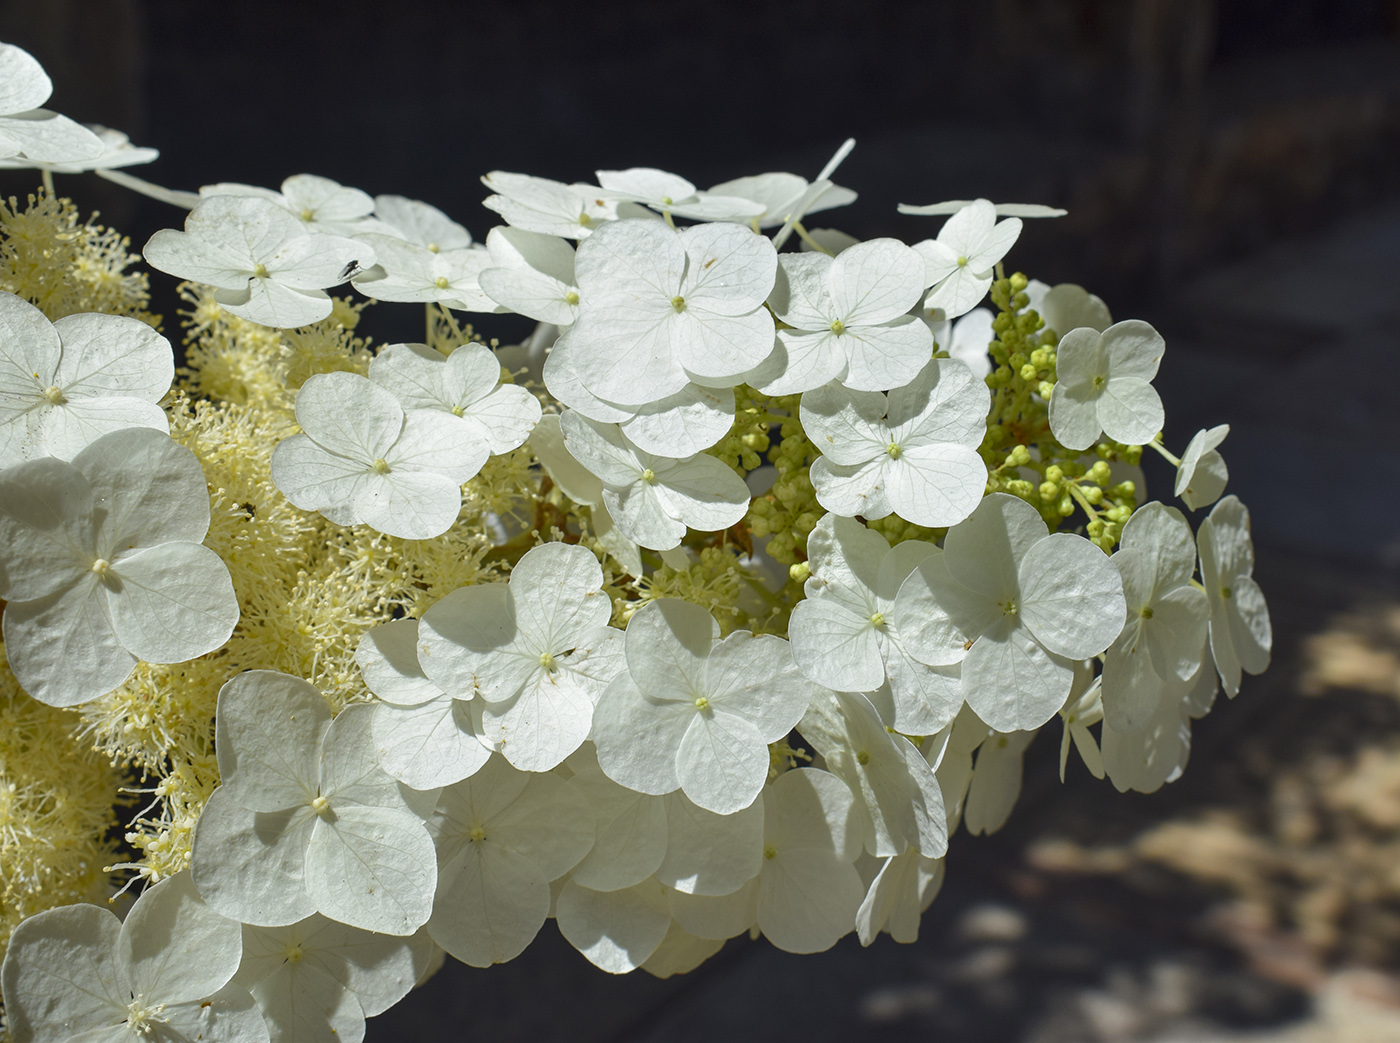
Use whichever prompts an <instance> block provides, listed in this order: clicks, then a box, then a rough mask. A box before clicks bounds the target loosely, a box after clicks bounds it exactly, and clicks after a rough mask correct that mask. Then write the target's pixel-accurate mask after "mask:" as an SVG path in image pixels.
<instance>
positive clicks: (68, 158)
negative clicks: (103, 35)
mask: <svg viewBox="0 0 1400 1043" xmlns="http://www.w3.org/2000/svg"><path fill="white" fill-rule="evenodd" d="M52 93H53V81H51V80H50V79H49V77H48V74H47V73H46V72H44V67H43V66H42V65H40V64H39V63H38V61H36V60H35V59H34V56H33V55H31V54H30V53H29V52H28V51H26V50H23V49H22V48H19V47H16V46H15V45H14V44H9V43H0V157H10V156H21V157H23V158H25V159H27V160H30V161H32V162H34V163H73V162H81V161H83V160H89V159H96V158H97V157H98V156H100V155H102V153H103V151H104V150H105V146H104V145H103V144H102V141H101V140H100V139H99V138H98V137H97V135H96V134H94V133H93V132H92V131H90V130H88V129H87V128H86V127H84V126H82V125H81V124H78V123H74V122H73V121H72V120H70V119H69V118H68V117H67V116H60V115H59V114H58V113H56V112H50V111H49V110H48V109H44V108H41V107H40V106H42V105H43V104H44V102H46V101H48V100H49V95H50V94H52Z"/></svg>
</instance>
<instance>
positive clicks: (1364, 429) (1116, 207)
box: [0, 0, 1400, 1043]
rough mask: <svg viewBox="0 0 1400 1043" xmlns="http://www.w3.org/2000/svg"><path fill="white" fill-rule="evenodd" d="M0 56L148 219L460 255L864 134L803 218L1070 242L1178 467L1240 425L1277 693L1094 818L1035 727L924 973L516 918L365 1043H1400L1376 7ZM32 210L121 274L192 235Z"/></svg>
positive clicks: (1242, 482) (1382, 60)
mask: <svg viewBox="0 0 1400 1043" xmlns="http://www.w3.org/2000/svg"><path fill="white" fill-rule="evenodd" d="M0 39H4V40H6V41H8V42H12V43H16V44H19V45H21V46H23V47H25V48H27V49H28V50H30V51H31V52H32V53H33V54H34V55H35V56H36V57H38V58H39V60H40V61H41V62H43V64H44V65H45V67H46V68H47V69H48V71H49V73H50V74H51V75H52V77H53V79H54V82H55V85H56V86H55V93H54V98H53V101H52V104H53V107H55V108H57V109H58V110H60V111H62V112H64V113H66V114H68V115H71V116H73V117H75V118H77V119H81V120H84V121H89V122H100V123H106V124H109V125H111V126H115V127H118V128H120V129H122V130H125V131H127V132H129V133H130V134H131V136H132V139H133V140H134V141H135V142H137V143H138V144H141V145H150V146H154V147H157V148H159V149H161V150H162V153H163V154H162V158H161V159H160V160H159V161H158V162H157V163H155V164H153V165H151V166H148V167H145V168H136V169H135V171H134V172H135V173H138V174H140V175H142V176H146V177H149V178H150V179H152V180H154V181H156V182H157V183H160V184H163V185H167V186H169V187H173V188H181V189H194V188H197V187H198V186H199V185H201V184H206V183H210V182H214V181H243V182H248V183H252V184H259V185H267V186H274V187H275V186H276V185H277V184H279V183H280V181H281V180H282V179H283V178H284V177H286V176H288V175H290V174H294V173H300V172H311V173H317V174H323V175H326V176H329V177H332V178H335V179H336V180H338V181H341V182H342V183H345V184H348V185H354V186H356V187H359V188H363V189H365V190H366V191H368V192H370V193H371V194H376V193H381V192H391V193H399V194H403V195H408V196H412V197H416V198H421V199H425V200H427V201H429V202H431V203H433V204H435V205H437V206H439V207H441V208H442V209H444V210H446V211H447V212H448V213H449V214H451V215H452V216H454V217H456V218H457V219H458V220H460V221H462V222H463V223H464V224H466V225H467V226H468V227H469V228H470V229H471V231H472V232H473V234H475V235H476V236H477V237H478V238H484V236H485V233H486V231H487V230H488V229H489V227H490V226H491V224H492V223H493V219H494V216H495V215H493V214H491V213H489V212H488V211H486V210H485V209H483V208H481V207H480V200H481V199H482V198H483V197H484V196H485V194H486V192H485V190H484V189H483V188H482V187H481V185H480V184H479V183H478V181H477V178H478V177H479V176H480V175H481V174H484V173H486V172H487V171H489V170H493V169H503V170H514V171H522V172H527V173H532V174H538V175H542V176H547V177H552V178H558V179H561V180H565V181H570V180H588V179H591V175H592V171H593V170H594V169H595V168H598V167H626V166H632V165H647V166H658V167H662V168H665V169H669V170H673V171H675V172H676V173H679V174H682V175H684V176H686V177H688V178H690V179H691V180H692V181H694V182H696V183H697V184H698V185H700V186H701V187H705V186H708V185H710V184H713V183H715V182H718V181H721V180H726V179H729V178H732V177H737V176H741V175H745V174H751V173H758V172H761V171H765V170H792V171H794V172H796V173H800V174H803V175H805V176H808V177H811V176H814V175H815V173H816V172H817V170H818V169H820V167H821V166H822V164H823V163H824V162H825V160H826V158H827V157H828V156H829V155H830V154H831V152H832V151H833V150H834V149H835V148H836V147H837V145H839V144H840V142H841V141H842V140H843V139H844V138H845V137H847V136H854V137H855V138H856V139H857V140H858V145H857V147H856V150H855V152H854V153H853V154H852V155H851V157H850V158H849V159H848V160H847V161H846V163H845V165H844V166H843V167H842V168H841V171H840V174H839V175H838V180H840V181H841V182H842V183H844V184H847V185H849V186H851V187H853V188H855V189H856V190H857V191H859V192H860V193H861V198H860V201H859V202H858V203H857V204H856V205H854V206H852V207H850V208H848V209H846V210H843V211H834V212H829V213H827V214H825V215H822V217H821V218H820V219H817V220H816V221H815V222H814V223H816V224H824V223H828V222H829V223H831V224H833V225H836V226H837V227H840V228H842V229H843V230H845V231H848V232H850V233H852V234H854V235H857V236H859V237H861V238H870V237H873V236H877V235H897V236H900V237H901V238H904V239H906V240H908V241H914V240H917V239H920V238H924V237H927V236H930V235H933V234H936V232H937V228H938V221H937V219H929V218H923V219H919V218H907V217H902V216H900V215H898V214H897V213H896V212H895V209H894V206H895V204H896V203H898V202H910V203H926V202H933V201H935V200H939V199H947V198H971V197H974V196H979V195H980V196H987V197H989V198H992V199H994V200H996V201H1017V202H1020V201H1026V202H1041V203H1050V204H1055V205H1059V206H1063V207H1066V208H1068V209H1069V211H1070V213H1069V216H1068V217H1065V218H1062V219H1060V220H1057V221H1038V222H1027V228H1026V230H1025V232H1024V234H1023V236H1022V239H1021V241H1020V242H1019V243H1018V244H1017V246H1016V248H1015V250H1014V251H1013V253H1012V254H1011V256H1010V258H1009V259H1008V261H1009V263H1010V264H1012V265H1014V267H1016V268H1019V269H1021V270H1023V271H1025V272H1027V273H1028V274H1030V275H1032V276H1035V277H1039V278H1041V279H1044V280H1046V281H1047V282H1058V281H1073V282H1078V283H1082V284H1084V285H1085V286H1087V287H1088V288H1090V289H1091V290H1093V291H1094V292H1096V293H1098V294H1100V295H1101V296H1103V297H1104V298H1105V299H1106V300H1107V301H1108V303H1109V304H1110V306H1111V307H1112V308H1113V310H1114V313H1115V316H1116V317H1119V318H1125V317H1128V316H1140V317H1143V318H1147V319H1149V320H1150V321H1152V322H1153V323H1155V324H1156V325H1157V326H1158V327H1159V328H1160V329H1162V330H1163V332H1164V333H1165V334H1166V336H1167V342H1168V345H1169V350H1168V353H1167V357H1166V360H1165V362H1164V365H1163V369H1162V372H1161V376H1160V377H1159V379H1158V381H1157V384H1158V386H1159V388H1160V389H1161V390H1162V392H1163V396H1164V398H1165V400H1166V404H1167V415H1168V429H1167V432H1166V435H1167V443H1168V445H1169V446H1172V447H1174V448H1176V449H1177V450H1178V451H1179V450H1180V448H1181V447H1182V446H1183V445H1184V443H1185V442H1186V440H1187V439H1188V438H1189V437H1190V435H1191V433H1192V432H1193V431H1195V430H1196V429H1197V428H1198V427H1200V426H1205V425H1208V424H1216V423H1221V422H1229V423H1230V424H1231V425H1232V432H1231V435H1230V438H1229V440H1228V441H1227V442H1226V443H1225V445H1224V446H1223V452H1224V453H1225V455H1226V459H1227V460H1228V461H1229V462H1230V465H1231V470H1232V480H1231V491H1232V492H1235V493H1237V494H1239V495H1240V497H1241V498H1242V499H1243V500H1244V501H1245V502H1246V503H1247V504H1248V505H1249V506H1250V507H1251V509H1252V513H1253V519H1254V527H1255V536H1256V540H1257V543H1258V546H1259V566H1258V569H1257V575H1258V577H1259V579H1260V582H1261V584H1262V585H1263V587H1264V590H1265V592H1266V594H1267V595H1268V597H1269V599H1270V605H1271V609H1272V612H1273V616H1274V624H1275V661H1274V666H1273V668H1272V669H1271V670H1270V672H1269V673H1268V674H1267V675H1265V676H1264V677H1262V678H1257V679H1247V681H1246V684H1245V688H1244V691H1243V693H1242V694H1241V695H1240V697H1239V698H1238V699H1237V700H1235V701H1234V702H1233V703H1230V704H1227V705H1223V706H1219V707H1217V709H1216V711H1215V713H1213V714H1212V715H1211V716H1210V717H1208V718H1207V719H1205V720H1204V721H1202V722H1200V723H1199V724H1198V725H1197V727H1196V731H1195V752H1194V758H1193V759H1194V763H1193V764H1192V766H1191V768H1190V769H1189V770H1188V771H1187V773H1186V776H1185V778H1184V779H1183V780H1181V781H1179V782H1177V783H1174V784H1172V785H1170V786H1168V787H1167V788H1165V789H1164V790H1163V791H1161V792H1159V793H1157V794H1155V795H1152V796H1142V795H1133V794H1128V795H1119V794H1117V793H1115V792H1114V790H1113V789H1112V787H1111V786H1109V785H1108V784H1107V783H1105V782H1097V781H1095V780H1093V779H1091V778H1089V777H1088V776H1087V773H1086V772H1085V771H1084V770H1083V768H1082V766H1079V765H1073V764H1072V765H1071V768H1070V772H1069V781H1068V783H1067V784H1066V785H1065V786H1063V787H1061V786H1060V784H1059V783H1058V781H1056V749H1055V745H1056V743H1055V740H1056V739H1058V734H1056V732H1057V729H1056V728H1054V727H1053V726H1052V727H1047V729H1046V731H1047V734H1046V735H1045V736H1044V737H1042V738H1041V739H1039V740H1038V741H1037V742H1036V743H1035V744H1034V745H1033V746H1032V747H1031V749H1030V752H1029V754H1028V756H1027V766H1026V779H1027V782H1026V791H1025V794H1024V795H1023V798H1022V803H1021V805H1019V806H1018V808H1017V811H1016V813H1015V814H1014V815H1013V817H1012V819H1011V822H1010V823H1009V824H1008V826H1007V827H1006V829H1005V830H1003V831H1002V832H1001V833H999V834H998V835H996V836H994V837H991V838H970V837H967V836H966V835H963V834H960V835H958V836H957V837H956V838H955V840H954V842H953V845H952V852H951V856H950V859H949V871H948V880H947V884H946V887H945V890H944V893H943V894H942V896H940V898H939V899H938V901H937V902H936V903H935V904H934V906H933V908H932V909H931V910H930V912H929V913H928V915H927V916H926V918H925V921H924V933H923V937H922V938H921V940H920V942H919V943H918V944H917V945H915V946H896V945H894V944H893V943H892V942H890V941H889V939H888V938H885V939H882V940H881V941H880V942H878V943H877V944H876V945H875V946H874V947H873V948H872V949H871V950H868V951H864V952H862V951H861V950H860V949H859V947H858V945H856V943H855V940H854V939H853V938H848V939H846V941H845V942H843V943H841V945H839V946H838V947H837V948H836V949H835V950H833V951H832V952H830V953H827V954H824V955H821V956H816V957H793V956H788V955H786V954H783V953H779V952H776V951H775V950H773V949H771V948H770V947H768V946H767V945H766V943H763V942H759V943H749V942H747V941H736V942H731V943H730V945H729V946H728V947H727V948H726V950H725V951H724V952H723V953H722V954H721V955H720V956H719V957H717V958H716V959H715V960H714V961H711V963H710V964H707V965H706V966H705V967H704V968H702V969H701V971H699V972H697V973H695V974H692V975H689V976H687V977H685V978H682V979H674V980H670V981H665V982H659V981H655V980H652V979H650V978H648V977H646V976H644V975H642V974H640V973H639V974H635V975H632V976H630V977H628V978H624V979H612V978H608V977H607V976H606V975H603V974H602V973H601V972H598V971H596V970H594V969H593V968H592V967H591V966H590V965H588V964H587V963H586V962H584V961H583V960H582V958H580V957H578V956H577V955H576V954H574V953H573V952H572V951H571V950H569V949H568V946H567V945H566V944H565V943H563V942H562V940H561V939H560V938H559V937H558V935H557V933H556V932H555V931H554V928H553V926H552V925H546V927H545V929H544V931H543V932H542V933H541V936H540V939H539V940H538V941H537V943H536V945H535V946H534V947H532V948H531V949H530V950H529V951H528V952H527V953H526V954H525V955H524V956H523V957H521V958H520V959H519V960H517V961H515V962H514V963H512V964H509V965H506V966H504V967H500V968H494V969H492V970H490V971H484V972H482V971H468V970H466V969H465V968H462V967H460V966H453V965H451V964H449V967H448V968H447V969H446V970H444V971H443V972H442V973H441V974H440V975H439V976H438V977H437V978H436V979H434V981H433V982H432V983H430V985H428V986H427V987H426V988H425V989H424V990H423V991H422V992H421V993H419V994H418V995H416V996H414V997H412V998H411V999H410V1000H408V1001H407V1002H406V1003H405V1004H404V1005H403V1006H402V1007H401V1008H399V1009H396V1010H395V1011H394V1012H392V1013H390V1014H389V1015H386V1016H385V1017H384V1018H381V1019H379V1020H377V1021H375V1022H371V1025H370V1036H369V1038H370V1039H372V1040H375V1039H377V1040H399V1039H404V1040H408V1039H425V1040H427V1039H439V1038H444V1037H445V1036H446V1035H447V1034H448V1033H449V1032H451V1033H453V1034H463V1035H476V1034H487V1033H489V1034H490V1035H491V1036H492V1037H493V1038H495V1039H497V1040H500V1041H503V1043H509V1041H513V1040H556V1039H557V1040H570V1041H574V1040H600V1041H601V1040H619V1041H621V1040H627V1041H640V1040H662V1039H665V1040H668V1041H678V1040H692V1039H693V1040H708V1039H715V1038H721V1037H723V1038H726V1039H736V1040H746V1039H759V1038H772V1037H773V1036H775V1035H777V1034H779V1033H784V1034H788V1033H790V1034H792V1035H794V1036H798V1037H806V1038H809V1039H815V1040H827V1039H831V1040H835V1039H837V1038H840V1039H843V1040H851V1039H856V1040H859V1039H900V1040H902V1039H923V1040H943V1039H947V1040H954V1039H956V1040H959V1041H984V1040H985V1041H988V1043H1011V1041H1017V1043H1019V1041H1027V1043H1058V1041H1064V1043H1076V1041H1104V1043H1107V1041H1124V1043H1126V1041H1149V1040H1152V1041H1159V1043H1165V1041H1167V1040H1186V1039H1192V1040H1218V1041H1225V1040H1232V1041H1233V1040H1245V1039H1248V1040H1254V1041H1263V1040H1268V1041H1278V1043H1283V1041H1289V1043H1304V1041H1317V1043H1323V1041H1326V1043H1334V1041H1341V1043H1347V1041H1352V1040H1356V1041H1360V1040H1368V1041H1370V1040H1374V1041H1394V1040H1400V984H1397V978H1396V977H1395V974H1396V972H1397V970H1400V582H1398V580H1397V577H1400V522H1397V517H1400V492H1397V490H1400V460H1397V458H1396V455H1395V453H1394V449H1393V445H1394V435H1395V431H1396V419H1397V417H1400V409H1397V408H1396V404H1395V392H1394V391H1393V390H1392V389H1393V388H1394V387H1395V385H1396V381H1395V378H1394V376H1393V374H1394V373H1395V372H1396V363H1395V359H1396V352H1397V349H1400V333H1398V332H1397V330H1400V293H1397V290H1396V273H1397V272H1400V0H943V2H934V0H928V2H922V3H917V2H902V3H901V2H896V0H838V2H828V3H823V4H815V3H795V2H786V3H769V4H763V3H757V2H751V3H739V2H733V0H712V2H710V3H708V4H704V5H699V4H692V5H666V4H658V3H654V2H649V3H642V2H628V3H623V2H594V3H589V4H577V3H575V4H565V3H556V2H549V0H515V2H510V3H505V2H500V0H490V2H450V0H399V2H396V3H393V4H385V3H382V2H380V3H374V4H371V3H366V2H361V0H342V2H339V3H316V4H309V3H293V2H288V0H282V2H274V0H239V2H238V3H219V4H212V3H207V2H205V3H201V2H192V0H0ZM36 185H37V178H36V177H35V176H34V175H32V174H30V173H26V172H19V173H16V172H6V173H3V174H0V191H2V192H3V193H4V194H5V195H10V194H16V195H19V196H21V197H22V196H23V195H24V194H26V193H27V192H30V191H33V189H34V187H35V186H36ZM58 188H59V191H60V192H62V193H65V194H69V195H71V196H72V197H73V198H74V199H75V201H76V202H77V203H78V205H79V208H80V209H81V210H83V211H90V210H94V209H95V210H100V211H101V213H102V220H103V221H104V222H106V223H109V224H112V225H114V226H115V227H117V228H120V229H121V230H122V231H124V232H126V233H127V234H129V235H130V236H131V238H132V240H133V242H135V243H136V244H138V246H139V244H140V243H142V242H144V241H145V239H146V238H147V237H148V236H149V235H150V234H151V233H152V232H154V231H155V230H156V229H158V228H161V227H168V226H177V227H178V225H179V223H180V221H181V220H182V217H183V215H182V214H181V213H180V212H179V211H177V210H175V209H173V208H170V207H167V206H164V205H162V204H159V203H154V202H151V201H149V200H146V199H142V198H140V197H136V196H133V195H130V194H128V193H125V192H123V191H122V190H119V189H117V188H115V186H112V185H110V184H108V183H106V182H103V181H100V180H98V179H96V178H93V177H91V176H81V177H62V176H61V177H59V178H58ZM152 283H153V290H154V292H155V298H156V299H155V305H154V310H156V311H160V312H163V313H164V314H165V315H166V316H167V324H168V332H174V330H173V328H171V327H172V324H171V323H170V322H169V318H170V317H172V316H173V315H174V307H175V300H174V296H173V280H169V279H167V278H165V277H164V276H161V275H159V274H158V273H157V274H156V275H155V276H154V277H153V279H152ZM491 321H493V320H486V321H485V322H483V323H481V324H479V325H480V327H481V328H482V331H483V332H485V333H488V334H490V333H493V332H496V331H494V330H492V329H490V328H488V327H489V324H490V322H491ZM366 322H367V328H368V329H369V330H370V331H371V332H372V333H373V334H374V335H375V336H376V338H377V339H381V340H384V339H405V338H412V337H413V336H416V334H417V330H418V329H419V328H420V324H421V317H420V316H419V315H418V314H417V312H416V309H412V308H395V307H394V306H383V307H381V308H378V309H371V311H370V313H367V319H366ZM512 331H513V327H509V326H508V324H507V325H505V326H503V327H502V335H503V336H509V335H510V334H511V332H512ZM1152 466H1155V465H1152ZM1148 478H1149V491H1151V490H1153V489H1155V490H1157V491H1158V492H1159V493H1160V494H1165V492H1166V491H1167V488H1168V485H1167V481H1168V476H1167V475H1166V474H1165V473H1164V472H1163V471H1162V470H1149V474H1148ZM1195 520H1197V521H1198V520H1199V519H1195Z"/></svg>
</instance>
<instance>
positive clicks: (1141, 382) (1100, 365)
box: [1050, 319, 1167, 449]
mask: <svg viewBox="0 0 1400 1043" xmlns="http://www.w3.org/2000/svg"><path fill="white" fill-rule="evenodd" d="M1166 350H1167V345H1166V342H1165V341H1164V340H1162V335H1161V334H1160V333H1158V332H1157V331H1156V330H1154V329H1153V328H1152V327H1151V326H1150V325H1148V324H1147V323H1145V322H1143V321H1142V320H1141V319H1128V320H1126V321H1124V322H1119V323H1115V324H1114V325H1112V326H1110V327H1109V328H1108V329H1106V330H1104V331H1103V332H1102V333H1098V332H1097V331H1095V330H1093V329H1092V328H1085V327H1081V328H1079V329H1076V330H1070V331H1069V332H1068V333H1066V334H1065V335H1064V336H1063V337H1061V338H1060V343H1059V347H1058V348H1057V349H1056V351H1057V352H1058V354H1057V357H1056V370H1057V373H1058V374H1059V381H1058V383H1056V384H1055V390H1054V391H1053V392H1052V393H1051V395H1050V430H1051V431H1052V432H1053V433H1054V435H1055V437H1056V438H1057V439H1059V441H1060V444H1061V445H1064V446H1065V447H1067V448H1069V449H1088V448H1089V447H1090V446H1091V445H1093V444H1094V443H1095V442H1096V441H1098V438H1099V433H1100V432H1102V433H1104V434H1106V435H1108V437H1109V438H1111V439H1113V440H1114V441H1115V442H1123V443H1125V444H1127V445H1142V444H1143V443H1145V442H1146V441H1147V440H1148V439H1150V438H1151V437H1152V436H1153V435H1154V434H1156V433H1157V432H1158V431H1160V430H1161V429H1162V420H1163V418H1164V416H1165V414H1164V413H1163V412H1162V399H1161V398H1160V396H1158V394H1157V390H1156V389H1155V388H1154V387H1153V386H1152V384H1151V380H1152V378H1153V377H1155V376H1156V375H1157V366H1158V365H1159V364H1160V363H1161V361H1162V355H1163V353H1164V352H1165V351H1166Z"/></svg>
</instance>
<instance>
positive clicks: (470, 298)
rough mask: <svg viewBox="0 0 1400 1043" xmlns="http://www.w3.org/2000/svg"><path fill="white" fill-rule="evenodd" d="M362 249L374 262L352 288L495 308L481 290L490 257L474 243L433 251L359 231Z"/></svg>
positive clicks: (390, 297) (382, 296) (393, 297)
mask: <svg viewBox="0 0 1400 1043" xmlns="http://www.w3.org/2000/svg"><path fill="white" fill-rule="evenodd" d="M358 241H359V242H360V243H362V244H363V246H362V250H364V251H365V252H367V253H369V254H370V255H371V256H372V257H374V258H375V259H376V260H377V263H376V264H374V265H373V266H372V267H370V266H366V265H365V262H364V261H360V262H359V263H360V265H361V266H362V267H363V270H362V271H360V272H359V273H358V274H356V275H355V276H354V277H353V279H352V280H351V281H352V282H353V283H354V285H355V289H357V290H359V291H360V292H361V293H363V294H364V295H365V296H367V297H374V298H377V299H378V300H381V301H405V302H409V303H414V302H420V303H437V304H441V305H443V306H444V307H447V308H453V309H455V310H457V311H478V312H494V311H501V310H502V309H501V308H500V306H498V305H497V304H496V302H495V301H493V300H492V299H491V298H490V297H488V296H486V294H485V293H484V292H482V289H481V283H480V277H481V273H482V271H483V270H485V269H486V268H489V267H490V266H491V257H490V255H489V254H487V252H486V251H485V250H484V249H482V248H480V247H476V246H468V247H463V248H461V249H457V250H432V249H430V248H429V247H426V246H419V245H417V244H416V243H412V242H409V241H407V240H404V239H399V238H397V237H395V236H391V235H362V236H360V237H359V239H358Z"/></svg>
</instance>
